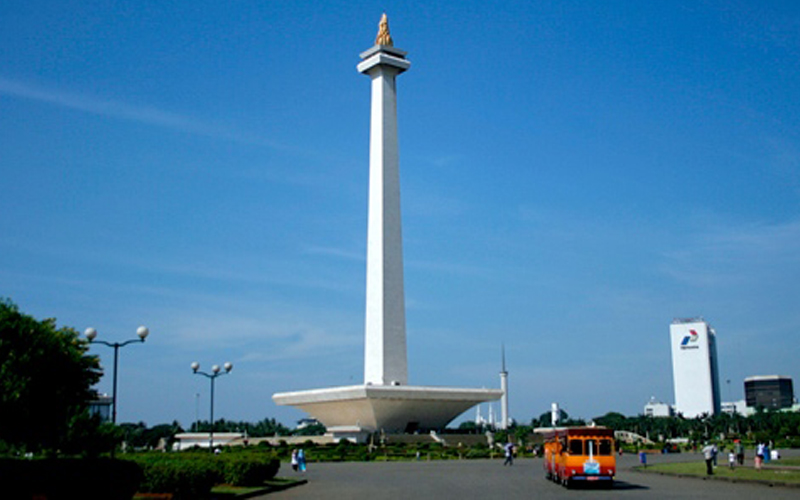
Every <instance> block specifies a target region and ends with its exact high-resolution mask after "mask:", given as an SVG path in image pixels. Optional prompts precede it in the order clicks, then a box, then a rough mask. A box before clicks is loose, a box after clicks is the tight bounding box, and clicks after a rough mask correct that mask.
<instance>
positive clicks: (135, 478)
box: [0, 458, 144, 500]
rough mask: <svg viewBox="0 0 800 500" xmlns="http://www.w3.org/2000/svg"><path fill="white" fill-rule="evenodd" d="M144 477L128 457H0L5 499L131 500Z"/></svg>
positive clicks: (0, 473) (139, 468)
mask: <svg viewBox="0 0 800 500" xmlns="http://www.w3.org/2000/svg"><path fill="white" fill-rule="evenodd" d="M143 477H144V475H143V474H142V469H141V467H139V465H137V464H135V463H132V462H129V461H127V460H115V459H108V458H97V459H79V458H55V459H34V460H26V459H14V458H9V459H0V478H3V486H2V488H3V490H2V491H3V498H6V496H5V495H8V498H14V499H16V498H34V497H45V498H47V499H48V500H59V499H65V500H72V499H75V498H81V499H89V500H95V499H96V500H130V499H131V498H133V495H134V494H135V493H136V491H137V489H138V486H139V484H140V482H141V481H142V479H143Z"/></svg>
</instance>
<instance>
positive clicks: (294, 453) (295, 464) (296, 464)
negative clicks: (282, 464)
mask: <svg viewBox="0 0 800 500" xmlns="http://www.w3.org/2000/svg"><path fill="white" fill-rule="evenodd" d="M299 466H300V462H299V461H298V460H297V450H292V470H293V471H295V472H297V468H298V467H299Z"/></svg>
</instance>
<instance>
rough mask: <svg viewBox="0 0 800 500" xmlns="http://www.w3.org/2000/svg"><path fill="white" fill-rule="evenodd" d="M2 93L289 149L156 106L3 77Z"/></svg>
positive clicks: (225, 138) (101, 114) (208, 134)
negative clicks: (76, 92)
mask: <svg viewBox="0 0 800 500" xmlns="http://www.w3.org/2000/svg"><path fill="white" fill-rule="evenodd" d="M0 94H3V95H7V96H12V97H18V98H22V99H28V100H32V101H37V102H42V103H47V104H51V105H54V106H58V107H62V108H68V109H73V110H76V111H82V112H85V113H90V114H94V115H100V116H108V117H111V118H118V119H122V120H128V121H133V122H137V123H144V124H147V125H153V126H156V127H162V128H167V129H171V130H176V131H179V132H185V133H189V134H194V135H201V136H205V137H213V138H215V139H223V140H227V141H233V142H239V143H244V144H251V145H256V146H265V147H269V148H273V149H288V148H286V147H285V146H284V145H282V144H279V143H277V142H275V141H271V140H269V139H265V138H263V137H258V136H256V135H253V134H249V133H246V132H243V131H238V130H232V129H228V128H226V127H223V126H220V125H216V124H212V123H204V122H202V121H199V120H197V119H196V118H194V117H190V116H183V115H180V114H177V113H172V112H169V111H164V110H161V109H158V108H156V107H153V106H147V105H139V106H135V105H130V104H127V103H122V102H118V101H113V100H109V99H102V98H97V97H94V96H86V95H80V94H75V93H70V92H64V91H62V90H54V89H49V88H45V87H40V86H36V85H32V84H29V83H21V82H17V81H14V80H9V79H7V78H3V77H0Z"/></svg>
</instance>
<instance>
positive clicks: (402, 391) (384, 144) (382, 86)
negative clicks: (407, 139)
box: [272, 14, 503, 442]
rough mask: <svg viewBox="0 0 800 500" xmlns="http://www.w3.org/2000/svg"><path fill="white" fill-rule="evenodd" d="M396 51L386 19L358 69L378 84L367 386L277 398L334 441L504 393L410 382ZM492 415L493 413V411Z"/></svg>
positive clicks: (451, 413)
mask: <svg viewBox="0 0 800 500" xmlns="http://www.w3.org/2000/svg"><path fill="white" fill-rule="evenodd" d="M405 56H406V53H405V52H403V51H402V50H398V49H396V48H394V46H393V44H392V37H391V36H389V24H388V22H387V20H386V15H385V14H384V15H383V17H382V18H381V22H380V25H379V31H378V37H377V38H376V40H375V45H374V46H373V47H372V48H370V49H369V50H367V51H366V52H363V53H362V54H361V63H359V65H358V71H360V72H361V73H364V74H365V75H367V76H369V77H370V78H371V79H372V109H371V112H370V120H371V122H370V143H369V214H368V218H369V224H368V228H367V231H368V234H367V310H366V325H365V346H364V351H365V352H364V384H363V385H350V386H340V387H327V388H322V389H310V390H305V391H292V392H278V393H275V394H273V395H272V400H273V401H275V403H277V404H279V405H289V406H293V407H295V408H299V409H301V410H303V411H305V412H307V413H309V414H310V415H312V416H314V417H315V418H317V419H318V420H319V421H320V422H322V423H323V424H324V425H325V427H326V428H327V429H328V433H329V434H330V435H331V436H333V438H334V440H338V439H351V440H356V441H359V442H366V439H367V437H368V436H369V435H370V434H371V433H373V432H376V431H378V430H381V431H385V432H416V431H418V430H435V429H443V428H444V427H445V426H447V424H448V423H449V422H451V421H452V420H453V419H454V418H455V417H457V416H458V415H459V414H461V413H463V412H464V411H466V410H468V409H469V408H472V407H473V406H475V405H477V404H480V403H485V402H487V401H496V400H498V399H500V397H501V396H502V394H503V393H502V391H500V390H498V389H461V388H454V387H430V386H411V385H408V362H407V354H406V314H405V297H404V295H405V294H404V292H403V239H402V232H401V227H400V226H401V224H400V173H399V161H398V145H397V93H396V87H395V79H396V78H397V75H399V74H400V73H402V72H403V71H405V70H407V69H408V68H409V67H410V66H411V63H410V62H408V61H407V60H406V57H405ZM489 408H490V411H491V407H489Z"/></svg>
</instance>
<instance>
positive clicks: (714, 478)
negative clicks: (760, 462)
mask: <svg viewBox="0 0 800 500" xmlns="http://www.w3.org/2000/svg"><path fill="white" fill-rule="evenodd" d="M630 470H632V471H634V472H639V473H641V474H658V475H659V476H670V477H680V478H691V479H699V480H701V481H725V482H727V483H745V484H758V485H761V486H769V487H770V488H773V487H779V488H800V483H783V482H780V481H766V480H761V479H738V478H731V477H724V476H716V475H713V476H695V475H693V474H673V473H671V472H661V471H650V470H646V469H642V468H641V467H631V469H630Z"/></svg>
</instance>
